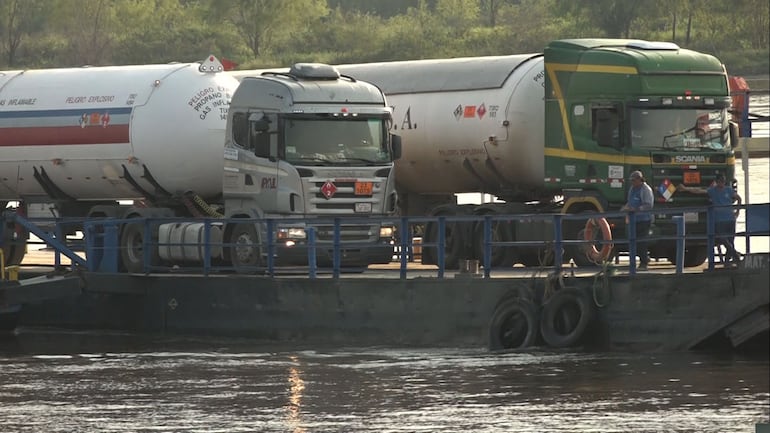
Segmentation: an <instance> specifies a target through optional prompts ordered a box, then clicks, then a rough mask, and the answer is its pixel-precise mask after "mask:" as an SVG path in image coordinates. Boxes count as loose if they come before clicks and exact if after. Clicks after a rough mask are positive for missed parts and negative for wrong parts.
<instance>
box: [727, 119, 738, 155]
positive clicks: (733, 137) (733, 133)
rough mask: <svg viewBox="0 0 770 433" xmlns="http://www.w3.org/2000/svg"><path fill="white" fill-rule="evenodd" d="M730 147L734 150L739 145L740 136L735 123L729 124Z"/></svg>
mask: <svg viewBox="0 0 770 433" xmlns="http://www.w3.org/2000/svg"><path fill="white" fill-rule="evenodd" d="M729 126H730V146H732V148H733V149H736V148H737V147H738V146H740V145H741V142H740V138H739V136H740V134H739V129H738V124H737V123H735V122H730V123H729Z"/></svg>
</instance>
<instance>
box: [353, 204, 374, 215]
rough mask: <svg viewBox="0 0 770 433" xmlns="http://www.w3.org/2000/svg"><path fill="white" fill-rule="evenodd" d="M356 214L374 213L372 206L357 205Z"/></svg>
mask: <svg viewBox="0 0 770 433" xmlns="http://www.w3.org/2000/svg"><path fill="white" fill-rule="evenodd" d="M356 213H372V204H371V203H356Z"/></svg>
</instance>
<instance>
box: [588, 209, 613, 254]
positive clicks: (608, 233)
mask: <svg viewBox="0 0 770 433" xmlns="http://www.w3.org/2000/svg"><path fill="white" fill-rule="evenodd" d="M599 233H601V236H602V244H601V249H599V248H596V244H595V243H594V241H596V240H597V236H598V235H599ZM583 240H584V241H586V242H588V245H586V246H585V253H586V257H588V259H589V260H591V261H592V262H594V263H602V262H605V261H607V260H609V258H610V256H611V255H612V248H613V246H614V245H613V243H612V230H611V229H610V224H609V223H608V222H607V219H606V218H590V219H589V220H588V221H586V226H585V229H584V230H583Z"/></svg>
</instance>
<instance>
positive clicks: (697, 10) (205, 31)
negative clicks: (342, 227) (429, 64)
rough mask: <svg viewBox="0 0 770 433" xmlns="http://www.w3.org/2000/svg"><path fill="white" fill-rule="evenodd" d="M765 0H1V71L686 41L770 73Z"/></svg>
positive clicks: (256, 63)
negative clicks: (576, 42) (609, 40)
mask: <svg viewBox="0 0 770 433" xmlns="http://www.w3.org/2000/svg"><path fill="white" fill-rule="evenodd" d="M769 22H770V2H768V1H767V0H729V1H728V0H0V69H28V68H48V67H67V66H81V65H118V64H145V63H167V62H171V61H179V62H189V61H197V60H200V59H203V58H204V57H205V56H206V55H208V54H211V53H213V54H215V55H217V56H219V57H220V58H222V57H224V58H227V59H230V60H232V61H234V62H236V63H238V64H239V69H252V68H262V67H273V66H286V65H289V64H291V63H293V62H296V61H313V62H326V63H363V62H374V61H390V60H406V59H425V58H440V57H460V56H480V55H503V54H516V53H530V52H541V51H542V49H543V47H544V46H545V45H546V43H547V42H548V41H550V40H553V39H560V38H577V37H622V38H637V39H648V40H665V41H672V42H676V43H677V44H679V45H680V46H682V47H685V48H691V49H695V50H698V51H704V52H708V53H711V54H714V55H716V56H717V57H719V58H720V59H721V60H722V61H723V62H724V63H725V64H726V65H727V68H728V71H729V72H730V73H731V74H736V75H752V74H768V73H770V60H769V59H770V51H769V50H768V37H770V27H769V25H768V23H769Z"/></svg>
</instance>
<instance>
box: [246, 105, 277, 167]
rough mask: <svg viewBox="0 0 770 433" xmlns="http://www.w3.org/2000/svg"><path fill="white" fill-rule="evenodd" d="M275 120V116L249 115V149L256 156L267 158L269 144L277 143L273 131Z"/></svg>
mask: <svg viewBox="0 0 770 433" xmlns="http://www.w3.org/2000/svg"><path fill="white" fill-rule="evenodd" d="M276 130H277V119H276V116H275V115H269V114H263V113H256V112H255V113H251V114H250V115H249V149H250V150H252V151H253V152H254V154H255V155H256V156H259V157H262V158H269V157H270V156H271V155H270V142H271V141H272V142H274V143H277V139H276V136H275V135H276V134H275V131H276Z"/></svg>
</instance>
